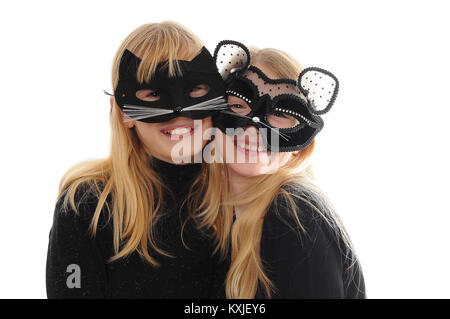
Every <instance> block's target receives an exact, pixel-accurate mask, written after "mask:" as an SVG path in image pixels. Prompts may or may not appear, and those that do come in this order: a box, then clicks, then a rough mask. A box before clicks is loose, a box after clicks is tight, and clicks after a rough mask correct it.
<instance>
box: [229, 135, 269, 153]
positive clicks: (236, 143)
mask: <svg viewBox="0 0 450 319" xmlns="http://www.w3.org/2000/svg"><path fill="white" fill-rule="evenodd" d="M241 142H242V140H237V139H235V140H234V141H233V144H234V147H235V148H236V149H237V150H238V151H239V152H242V153H244V154H245V155H249V156H257V155H265V154H268V152H267V150H264V151H252V150H248V149H246V148H242V147H241V146H240V145H239V144H240V143H241ZM246 144H247V145H249V146H251V145H253V146H257V145H258V144H257V143H256V144H255V143H251V144H250V143H246Z"/></svg>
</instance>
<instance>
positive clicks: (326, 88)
mask: <svg viewBox="0 0 450 319" xmlns="http://www.w3.org/2000/svg"><path fill="white" fill-rule="evenodd" d="M297 82H298V83H297V85H298V87H299V88H300V91H301V92H302V93H303V95H304V96H306V98H307V100H308V108H309V111H310V112H311V113H313V114H315V115H321V114H324V113H326V112H328V111H329V110H330V109H331V106H333V103H334V101H335V100H336V97H337V94H338V91H339V81H338V79H337V78H336V77H335V76H334V75H333V74H332V73H331V72H329V71H327V70H324V69H321V68H316V67H311V68H306V69H304V70H303V71H302V72H301V73H300V75H299V77H298V81H297Z"/></svg>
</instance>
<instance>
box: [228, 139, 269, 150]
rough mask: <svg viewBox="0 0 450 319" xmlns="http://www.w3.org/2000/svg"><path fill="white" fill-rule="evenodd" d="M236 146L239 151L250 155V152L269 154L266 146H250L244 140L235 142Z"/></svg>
mask: <svg viewBox="0 0 450 319" xmlns="http://www.w3.org/2000/svg"><path fill="white" fill-rule="evenodd" d="M234 145H235V146H236V148H237V149H239V150H240V151H244V152H246V153H250V152H258V153H261V152H267V149H266V147H265V146H264V145H262V144H259V143H258V144H257V145H255V144H248V143H246V142H245V141H242V140H237V139H235V140H234Z"/></svg>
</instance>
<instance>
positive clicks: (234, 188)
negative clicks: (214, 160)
mask: <svg viewBox="0 0 450 319" xmlns="http://www.w3.org/2000/svg"><path fill="white" fill-rule="evenodd" d="M227 170H228V176H229V183H230V191H231V195H232V196H233V198H239V196H240V195H241V194H242V193H243V192H244V191H245V190H246V189H247V187H248V183H249V179H248V177H245V176H242V175H239V174H237V173H235V172H234V171H233V170H231V169H229V168H227ZM246 206H247V205H239V206H235V207H234V213H235V215H236V218H238V217H239V216H240V215H241V214H242V213H243V212H244V211H245V209H246Z"/></svg>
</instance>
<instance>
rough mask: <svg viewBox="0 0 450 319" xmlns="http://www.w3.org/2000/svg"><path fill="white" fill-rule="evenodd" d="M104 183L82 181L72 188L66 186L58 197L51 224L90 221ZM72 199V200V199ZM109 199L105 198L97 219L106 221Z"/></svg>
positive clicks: (71, 223)
mask: <svg viewBox="0 0 450 319" xmlns="http://www.w3.org/2000/svg"><path fill="white" fill-rule="evenodd" d="M103 188H104V184H103V183H97V184H96V185H95V184H94V183H91V182H84V183H81V184H80V185H78V186H77V187H74V188H67V189H66V190H64V191H63V192H62V193H61V194H60V195H59V197H58V199H57V201H56V204H55V210H54V219H53V224H54V225H55V224H57V225H60V226H65V225H71V226H73V225H74V224H75V223H76V224H86V223H90V222H91V220H92V218H93V217H94V212H95V210H96V208H97V206H98V203H99V196H100V193H101V191H103ZM72 199H73V201H72ZM108 205H110V201H108V200H107V202H106V204H105V206H104V207H102V212H101V215H100V219H99V221H103V223H106V219H105V217H106V212H105V210H107V206H108Z"/></svg>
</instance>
